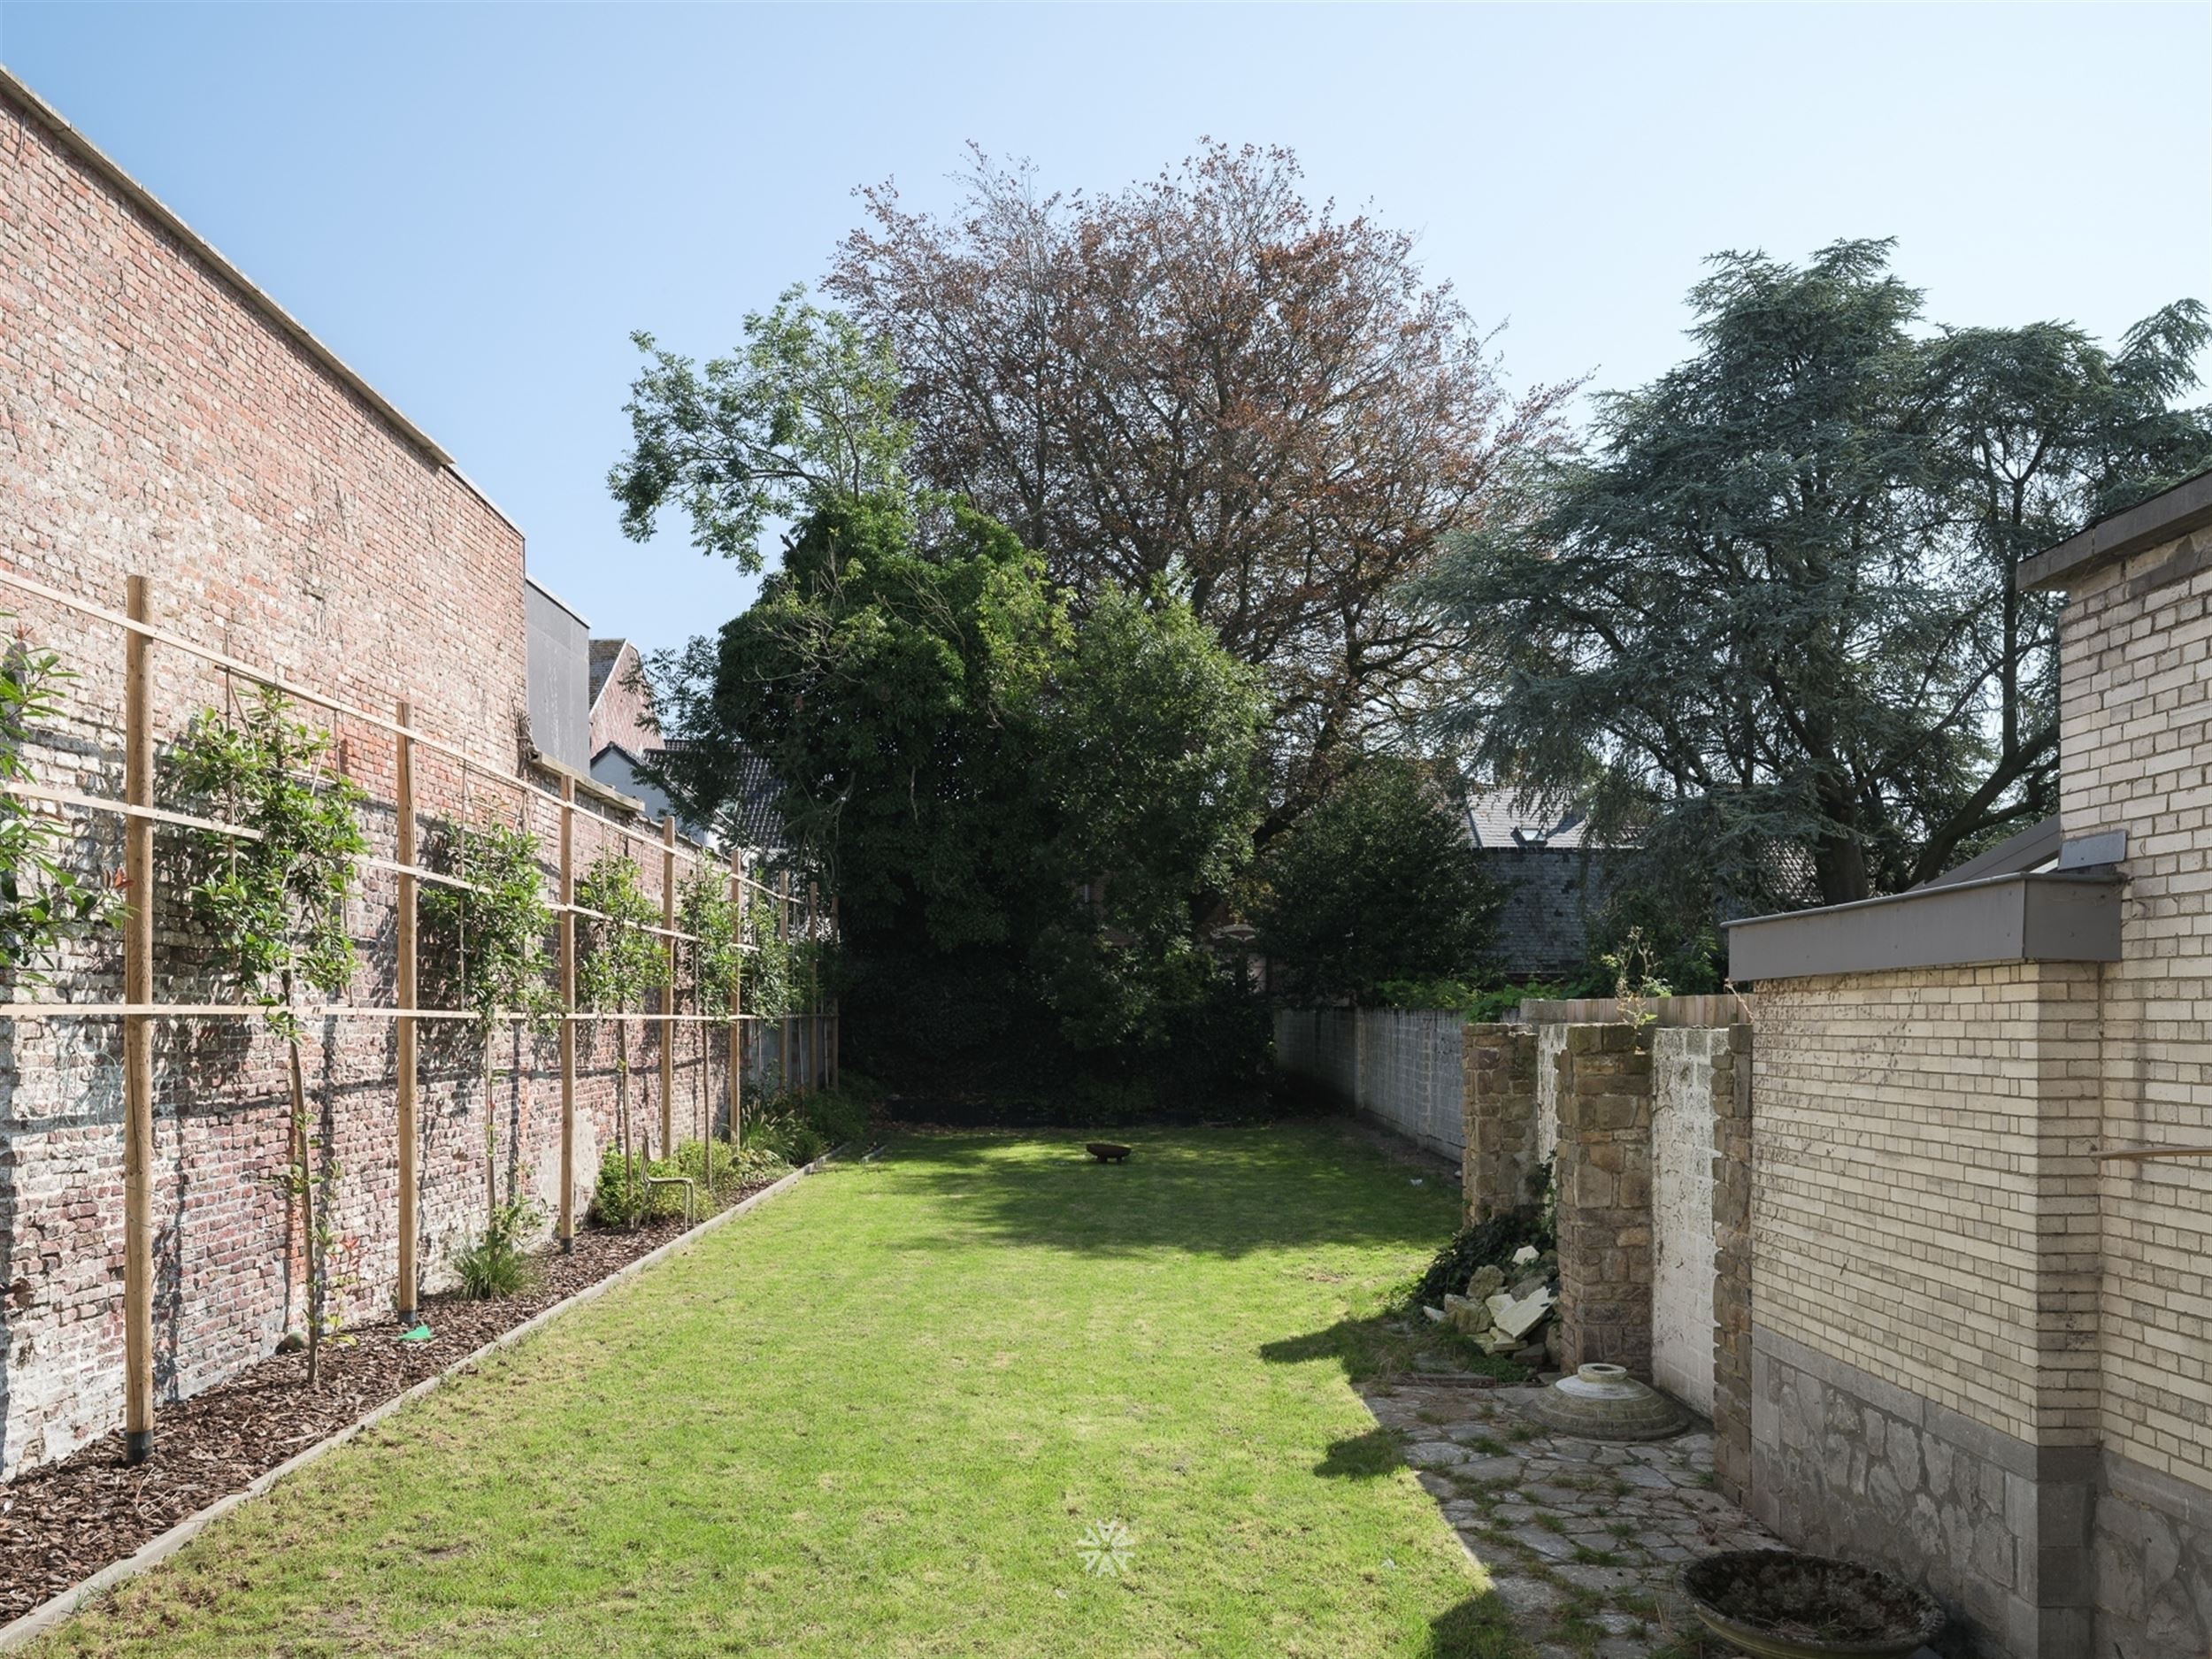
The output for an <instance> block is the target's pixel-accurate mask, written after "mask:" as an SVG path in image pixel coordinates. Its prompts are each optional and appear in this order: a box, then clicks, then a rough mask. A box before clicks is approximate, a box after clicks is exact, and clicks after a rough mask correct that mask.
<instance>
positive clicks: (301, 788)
mask: <svg viewBox="0 0 2212 1659" xmlns="http://www.w3.org/2000/svg"><path fill="white" fill-rule="evenodd" d="M330 748H331V740H330V735H329V733H326V732H325V731H323V730H322V729H321V728H320V727H318V726H311V725H310V724H309V723H307V722H306V721H303V720H301V719H300V718H297V716H296V712H295V710H294V709H293V706H292V703H291V702H290V701H289V699H288V698H286V697H285V696H284V695H282V694H280V693H279V692H277V691H275V690H273V689H272V688H270V687H262V688H260V690H259V691H258V693H257V695H256V696H255V697H254V698H253V699H252V700H251V701H250V702H249V703H247V705H246V707H245V709H244V710H243V712H242V713H241V714H239V715H238V716H237V717H236V718H232V717H231V716H229V715H227V714H225V713H224V712H223V711H221V710H216V709H208V710H203V711H202V712H201V713H200V714H199V715H198V716H197V717H196V718H195V719H194V720H193V722H192V724H191V725H190V726H189V727H188V729H187V730H186V732H185V734H184V737H183V739H182V740H181V741H180V742H179V743H178V744H177V747H176V752H175V757H174V764H175V768H176V775H177V778H178V780H179V782H180V784H181V785H182V787H184V788H185V789H186V790H187V791H188V793H190V794H192V795H197V796H199V797H202V798H203V799H204V800H206V801H208V802H209V803H211V805H212V806H213V808H214V810H216V811H217V812H218V813H219V816H220V817H221V818H222V819H223V820H224V821H225V822H227V823H228V824H230V825H233V826H235V827H237V828H239V829H242V830H250V831H251V832H252V835H251V837H250V838H249V837H247V836H241V835H230V834H225V833H220V832H217V831H212V830H196V831H194V832H193V833H192V840H193V847H194V851H195V853H196V860H197V869H196V874H197V876H198V879H196V881H195V882H194V884H193V885H192V887H191V888H190V892H189V899H190V902H191V906H192V910H193V912H194V914H195V915H196V917H197V918H199V920H200V921H201V922H202V923H203V924H204V926H206V927H207V928H208V929H209V932H210V933H211V943H212V945H213V948H214V949H215V951H216V953H217V956H218V958H219V961H220V962H221V963H222V964H224V965H225V967H226V968H227V969H228V971H229V972H231V973H232V974H233V975H234V977H235V978H236V979H237V980H238V981H239V983H240V985H241V987H242V989H243V991H244V993H245V995H248V996H249V997H250V998H251V999H252V1000H253V1001H255V1002H258V1003H259V1004H261V1006H262V1008H263V1009H264V1010H265V1013H266V1018H267V1020H268V1023H269V1025H270V1026H271V1028H272V1029H273V1030H274V1031H275V1032H276V1033H277V1034H278V1035H279V1036H280V1037H281V1038H282V1039H283V1040H284V1045H285V1056H286V1062H287V1068H288V1079H289V1083H290V1090H291V1111H292V1129H291V1153H290V1162H289V1164H288V1166H287V1168H286V1170H285V1171H284V1173H283V1175H282V1176H281V1177H280V1185H281V1186H282V1187H283V1189H284V1190H285V1192H286V1193H287V1194H288V1196H289V1198H290V1199H291V1200H292V1201H293V1202H296V1204H297V1205H298V1206H299V1213H300V1217H301V1221H302V1231H303V1236H304V1239H305V1240H306V1249H305V1252H304V1254H305V1256H306V1258H307V1303H308V1307H307V1380H308V1383H309V1386H315V1385H317V1384H319V1382H320V1381H321V1379H322V1340H323V1337H324V1334H325V1331H326V1325H327V1324H328V1323H329V1320H330V1315H331V1310H330V1305H329V1303H330V1291H331V1283H330V1255H331V1247H332V1245H333V1243H334V1231H333V1224H332V1223H331V1220H330V1217H331V1212H332V1209H333V1202H332V1201H333V1200H334V1197H335V1196H336V1193H337V1185H338V1178H339V1169H338V1163H337V1160H336V1159H335V1158H334V1157H330V1156H325V1157H324V1158H323V1160H322V1165H321V1170H320V1172H319V1173H317V1171H316V1168H315V1164H314V1157H315V1155H316V1153H317V1152H318V1151H324V1152H326V1151H327V1148H319V1147H318V1146H317V1144H316V1141H315V1137H314V1136H313V1135H312V1134H311V1133H310V1125H309V1124H308V1120H307V1091H306V1086H305V1081H304V1073H303V1068H302V1066H301V1064H300V1047H301V1043H302V1041H303V1039H304V1037H305V1035H306V1025H305V1022H304V1021H303V1019H302V1018H301V1017H300V1012H299V1006H298V996H299V994H300V992H301V991H302V990H303V989H305V990H309V991H315V992H319V993H320V994H321V995H324V996H336V995H340V994H341V993H342V992H343V991H344V990H345V988H346V987H347V985H348V984H349V982H350V981H351V979H352V977H353V965H354V949H353V940H352V938H351V937H350V935H349V934H348V933H347V932H346V904H347V902H348V901H349V899H350V898H351V897H352V895H353V892H354V888H355V886H356V884H357V880H358V873H359V872H358V866H357V864H356V862H355V861H356V860H357V858H358V857H359V856H361V855H362V854H363V853H365V852H366V851H367V850H368V844H367V841H366V840H365V838H364V837H363V835H362V833H361V822H360V813H361V808H362V806H363V804H364V803H365V801H366V799H367V797H366V796H365V795H364V794H363V792H362V791H361V789H360V788H359V787H357V786H356V785H355V784H354V783H353V782H351V781H350V780H348V779H346V778H344V777H342V776H341V775H340V774H338V773H337V772H335V771H334V770H333V769H332V768H331V766H330V765H329V764H328V761H329V756H330Z"/></svg>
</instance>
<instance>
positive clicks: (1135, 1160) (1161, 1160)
mask: <svg viewBox="0 0 2212 1659" xmlns="http://www.w3.org/2000/svg"><path fill="white" fill-rule="evenodd" d="M1089 1138H1091V1137H1088V1136H1084V1135H1079V1134H1076V1133H1069V1134H1066V1135H1060V1134H1052V1135H1047V1134H1028V1135H1022V1136H1019V1137H1010V1136H1004V1135H1000V1136H993V1137H990V1138H987V1139H986V1138H983V1137H976V1138H972V1139H971V1138H969V1137H966V1136H963V1135H945V1136H930V1137H927V1138H918V1139H912V1140H905V1141H896V1142H895V1143H894V1145H893V1148H892V1152H891V1155H890V1156H892V1157H894V1158H896V1159H900V1160H902V1161H905V1162H906V1163H907V1168H906V1170H905V1171H904V1173H905V1176H906V1179H909V1180H912V1181H916V1182H918V1183H920V1184H921V1185H922V1186H923V1187H924V1188H925V1190H926V1192H927V1194H929V1196H930V1197H931V1199H932V1201H933V1202H935V1203H937V1204H939V1205H941V1206H942V1207H943V1208H945V1209H946V1210H949V1212H950V1213H952V1214H954V1215H956V1216H957V1217H958V1218H959V1220H960V1221H961V1222H962V1223H963V1224H964V1225H965V1226H967V1227H969V1228H981V1229H984V1230H986V1231H987V1232H990V1233H995V1234H997V1235H999V1236H1001V1237H1002V1238H1006V1239H1009V1240H1014V1241H1016V1242H1019V1243H1023V1244H1030V1245H1047V1246H1050V1247H1053V1248H1059V1249H1065V1250H1074V1251H1080V1252H1084V1253H1087V1254H1099V1255H1114V1254H1120V1253H1133V1252H1138V1251H1144V1250H1152V1249H1157V1248H1161V1247H1163V1246H1166V1247H1172V1248H1179V1249H1184V1250H1189V1251H1193V1252H1196V1253H1201V1254H1205V1255H1211V1256H1228V1257H1235V1256H1245V1255H1248V1254H1251V1253H1253V1252H1256V1251H1263V1250H1274V1251H1280V1250H1294V1249H1298V1248H1307V1247H1312V1246H1320V1245H1351V1246H1368V1247H1384V1248H1393V1249H1404V1250H1406V1251H1408V1252H1409V1260H1408V1266H1409V1268H1411V1267H1413V1266H1415V1265H1417V1260H1418V1256H1419V1253H1422V1252H1425V1251H1429V1250H1432V1249H1434V1248H1436V1247H1437V1246H1438V1244H1439V1243H1440V1241H1441V1240H1445V1239H1447V1238H1448V1237H1449V1236H1450V1234H1451V1231H1452V1227H1453V1225H1454V1223H1455V1210H1456V1206H1455V1204H1454V1203H1453V1202H1452V1200H1451V1197H1450V1195H1449V1194H1448V1193H1445V1192H1444V1191H1442V1190H1441V1189H1432V1190H1429V1191H1426V1192H1424V1193H1421V1194H1417V1195H1416V1194H1411V1193H1409V1177H1408V1176H1407V1173H1406V1171H1405V1168H1404V1166H1403V1165H1401V1164H1394V1163H1392V1162H1391V1161H1389V1160H1388V1159H1386V1158H1385V1157H1383V1156H1380V1155H1379V1154H1378V1153H1377V1152H1375V1151H1374V1150H1373V1149H1372V1148H1370V1147H1367V1146H1365V1145H1363V1144H1362V1143H1361V1142H1360V1141H1358V1140H1357V1139H1356V1137H1354V1136H1353V1135H1351V1134H1349V1133H1347V1132H1346V1130H1345V1129H1344V1128H1343V1127H1342V1126H1341V1125H1337V1124H1332V1123H1326V1122H1324V1123H1318V1124H1317V1123H1313V1122H1310V1121H1309V1122H1300V1123H1294V1124H1283V1125H1269V1126H1267V1127H1264V1128H1256V1129H1176V1130H1168V1131H1160V1130H1146V1131H1143V1132H1124V1133H1121V1135H1120V1137H1119V1138H1120V1139H1121V1140H1122V1141H1125V1142H1126V1143H1127V1144H1129V1145H1131V1146H1133V1148H1135V1153H1134V1156H1133V1157H1132V1158H1131V1159H1130V1161H1129V1162H1128V1163H1126V1164H1100V1163H1098V1162H1096V1161H1095V1160H1094V1159H1093V1158H1092V1157H1091V1156H1089V1154H1088V1153H1087V1152H1086V1151H1085V1150H1084V1141H1086V1140H1087V1139H1089ZM1409 1199H1411V1200H1412V1202H1409ZM944 1242H945V1240H942V1239H941V1238H931V1237H928V1236H926V1235H924V1236H919V1237H917V1238H915V1239H913V1240H910V1248H919V1249H933V1248H939V1247H940V1245H941V1244H942V1243H944Z"/></svg>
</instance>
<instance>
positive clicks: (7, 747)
mask: <svg viewBox="0 0 2212 1659" xmlns="http://www.w3.org/2000/svg"><path fill="white" fill-rule="evenodd" d="M7 619H8V618H6V617H5V616H0V623H4V622H5V621H7ZM75 678H76V675H75V674H74V673H73V672H71V671H70V670H69V669H67V668H65V667H64V666H63V664H62V660H61V658H60V657H58V656H57V655H56V654H55V653H53V652H51V651H42V650H35V649H32V648H31V646H30V644H29V643H28V641H27V640H26V639H25V637H24V636H23V634H21V633H20V632H19V633H18V634H17V635H16V637H15V640H14V641H13V642H12V644H11V645H10V646H9V647H8V648H7V650H6V652H5V654H4V655H0V785H4V784H27V783H30V782H31V781H32V777H31V769H30V766H29V764H28V763H27V762H26V761H25V759H24V757H23V751H24V749H25V747H26V745H27V743H28V742H29V741H30V740H31V736H32V733H33V731H34V729H35V727H37V726H42V725H45V724H47V723H48V722H50V721H51V720H53V719H54V718H57V717H58V715H59V714H60V713H61V710H62V703H63V695H64V694H63V689H62V688H63V687H64V686H65V684H66V683H67V682H68V681H69V680H73V679H75ZM70 839H71V837H70V829H69V825H68V822H67V820H65V818H61V817H60V816H59V815H58V814H55V813H50V812H46V811H42V810H39V807H38V804H37V803H35V802H32V801H27V800H25V799H24V798H23V797H21V796H20V795H10V794H5V793H0V979H4V980H7V981H9V982H12V983H13V984H15V985H19V986H30V985H39V984H42V983H44V981H45V976H46V972H47V971H48V970H50V969H51V968H52V967H53V966H54V964H55V960H56V957H57V956H58V952H59V951H60V949H61V947H62V945H63V944H64V943H65V941H68V940H69V939H72V938H74V937H77V936H79V935H81V933H84V932H86V931H87V930H88V929H89V928H91V927H92V926H95V925H96V924H98V923H100V922H103V921H109V920H112V919H114V918H116V917H117V916H118V915H119V913H120V901H121V895H120V894H119V892H118V891H117V890H116V889H115V888H113V887H110V886H108V885H106V884H104V883H102V882H100V881H97V880H95V879H91V878H88V877H87V876H85V875H83V874H82V873H81V872H78V871H76V870H74V869H73V868H71V867H70V865H69V864H68V863H67V862H66V859H65V852H66V849H67V847H68V845H69V841H70Z"/></svg>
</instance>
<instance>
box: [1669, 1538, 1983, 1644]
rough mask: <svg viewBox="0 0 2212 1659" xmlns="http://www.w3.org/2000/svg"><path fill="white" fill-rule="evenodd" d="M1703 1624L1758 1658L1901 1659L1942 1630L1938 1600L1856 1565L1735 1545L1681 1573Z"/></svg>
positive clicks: (1888, 1575) (1685, 1589) (1820, 1557)
mask: <svg viewBox="0 0 2212 1659" xmlns="http://www.w3.org/2000/svg"><path fill="white" fill-rule="evenodd" d="M1682 1588H1683V1590H1684V1592H1685V1593H1686V1594H1688V1596H1689V1598H1690V1605H1691V1606H1692V1607H1693V1608H1694V1609H1696V1611H1697V1616H1698V1617H1699V1618H1701V1619H1702V1620H1703V1621H1704V1623H1705V1627H1706V1629H1708V1630H1709V1631H1711V1632H1713V1633H1714V1634H1715V1635H1716V1636H1719V1637H1722V1638H1724V1639H1725V1640H1729V1641H1732V1642H1733V1643H1735V1644H1736V1646H1737V1647H1740V1648H1742V1649H1743V1651H1744V1652H1746V1653H1747V1654H1752V1655H1756V1659H1844V1656H1846V1655H1847V1656H1849V1659H1904V1656H1905V1655H1909V1654H1913V1653H1916V1652H1918V1651H1919V1650H1920V1648H1921V1647H1924V1646H1925V1645H1926V1644H1927V1643H1929V1642H1932V1641H1933V1640H1935V1639H1936V1637H1937V1636H1938V1635H1939V1634H1941V1633H1942V1630H1943V1609H1941V1608H1940V1607H1938V1606H1937V1605H1936V1601H1935V1598H1934V1597H1933V1596H1932V1595H1929V1594H1927V1593H1926V1592H1924V1591H1921V1590H1916V1589H1914V1588H1913V1586H1910V1585H1909V1584H1907V1583H1906V1582H1905V1581H1904V1580H1903V1579H1901V1578H1893V1577H1892V1576H1891V1575H1890V1574H1888V1573H1886V1572H1878V1571H1875V1570H1874V1569H1873V1568H1871V1567H1862V1566H1860V1565H1858V1564H1857V1563H1855V1562H1848V1561H1834V1560H1831V1559H1830V1558H1829V1557H1827V1556H1825V1555H1795V1554H1793V1553H1792V1552H1790V1551H1788V1550H1782V1549H1732V1550H1727V1551H1724V1552H1723V1553H1722V1554H1720V1555H1707V1556H1705V1557H1704V1558H1703V1559H1701V1560H1699V1561H1694V1562H1692V1563H1690V1564H1689V1565H1688V1566H1686V1567H1685V1568H1684V1569H1683V1570H1682Z"/></svg>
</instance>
